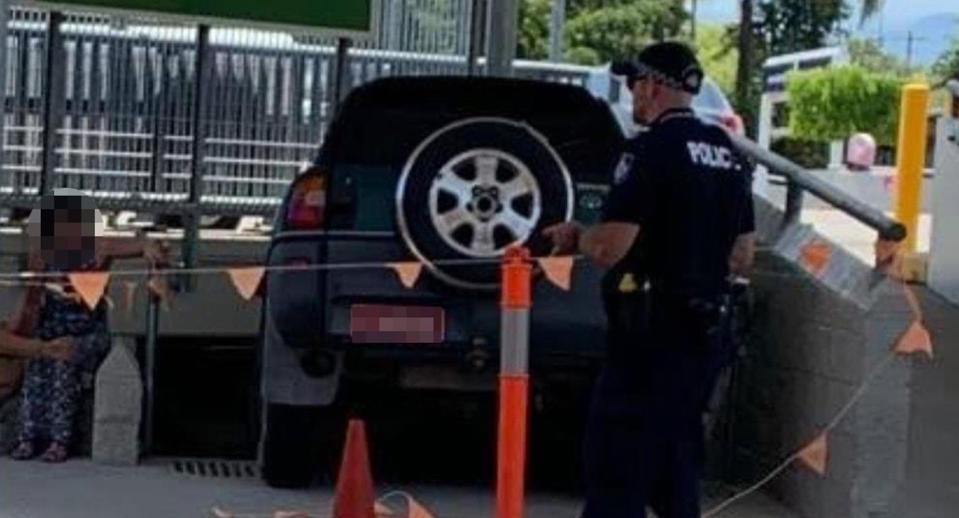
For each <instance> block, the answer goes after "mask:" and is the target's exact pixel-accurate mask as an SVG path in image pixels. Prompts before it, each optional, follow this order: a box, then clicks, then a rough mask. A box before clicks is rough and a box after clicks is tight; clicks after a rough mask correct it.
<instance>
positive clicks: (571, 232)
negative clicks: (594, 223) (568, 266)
mask: <svg viewBox="0 0 959 518" xmlns="http://www.w3.org/2000/svg"><path fill="white" fill-rule="evenodd" d="M582 232H583V227H582V225H580V224H579V223H576V222H575V221H570V222H566V223H558V224H556V225H553V226H551V227H547V228H546V229H544V230H543V235H544V236H546V237H547V238H549V239H550V240H551V241H552V242H553V252H552V255H557V254H571V253H573V252H575V251H576V250H577V249H578V248H579V236H580V234H581V233H582Z"/></svg>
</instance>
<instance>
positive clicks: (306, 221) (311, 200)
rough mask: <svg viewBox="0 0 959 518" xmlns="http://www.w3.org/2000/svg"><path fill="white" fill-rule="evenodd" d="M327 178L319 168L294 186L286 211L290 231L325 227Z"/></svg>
mask: <svg viewBox="0 0 959 518" xmlns="http://www.w3.org/2000/svg"><path fill="white" fill-rule="evenodd" d="M326 189H327V177H326V174H324V173H323V172H322V171H321V170H319V169H317V168H313V169H308V170H307V171H306V172H304V173H303V175H302V176H300V178H299V179H298V180H297V181H296V182H295V183H294V184H293V192H292V193H291V194H290V202H289V204H288V205H287V209H286V226H287V228H289V229H290V230H310V229H317V228H320V227H322V226H323V222H324V219H325V215H326V214H325V213H326Z"/></svg>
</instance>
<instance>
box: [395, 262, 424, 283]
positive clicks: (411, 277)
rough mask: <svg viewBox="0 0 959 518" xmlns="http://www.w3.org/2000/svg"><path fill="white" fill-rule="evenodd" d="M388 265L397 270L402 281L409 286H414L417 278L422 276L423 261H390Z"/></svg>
mask: <svg viewBox="0 0 959 518" xmlns="http://www.w3.org/2000/svg"><path fill="white" fill-rule="evenodd" d="M387 266H389V267H390V268H392V269H393V270H394V271H395V272H396V275H397V276H399V278H400V282H402V283H403V286H405V287H407V288H412V287H413V286H414V285H415V284H416V280H417V279H419V277H420V272H421V271H423V263H417V262H407V263H389V264H387Z"/></svg>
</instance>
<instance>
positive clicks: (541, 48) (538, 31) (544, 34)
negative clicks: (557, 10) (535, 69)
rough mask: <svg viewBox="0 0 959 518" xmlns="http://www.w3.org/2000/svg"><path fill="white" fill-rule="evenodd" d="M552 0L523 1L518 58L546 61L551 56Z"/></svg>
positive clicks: (520, 6) (517, 48) (517, 46)
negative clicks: (550, 25)
mask: <svg viewBox="0 0 959 518" xmlns="http://www.w3.org/2000/svg"><path fill="white" fill-rule="evenodd" d="M551 9H552V0H522V1H521V2H520V4H519V34H517V35H516V57H518V58H520V59H546V58H547V57H548V56H549V16H550V11H551Z"/></svg>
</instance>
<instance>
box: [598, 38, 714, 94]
mask: <svg viewBox="0 0 959 518" xmlns="http://www.w3.org/2000/svg"><path fill="white" fill-rule="evenodd" d="M610 70H611V72H612V73H613V74H615V75H618V76H625V77H627V78H634V79H636V78H641V77H653V78H654V79H657V80H659V81H661V82H663V83H665V84H667V85H669V86H670V87H672V88H675V89H677V90H683V91H685V92H689V93H691V94H697V93H699V89H700V87H701V86H702V83H703V75H704V74H703V68H702V66H701V65H700V64H699V60H698V59H696V54H695V53H694V52H693V51H692V49H690V48H689V47H688V46H687V45H685V44H683V43H679V42H675V41H667V42H662V43H654V44H652V45H649V46H648V47H646V48H644V49H643V50H642V52H640V53H639V55H638V56H636V58H635V59H630V60H621V61H615V62H613V64H612V66H611V67H610Z"/></svg>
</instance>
